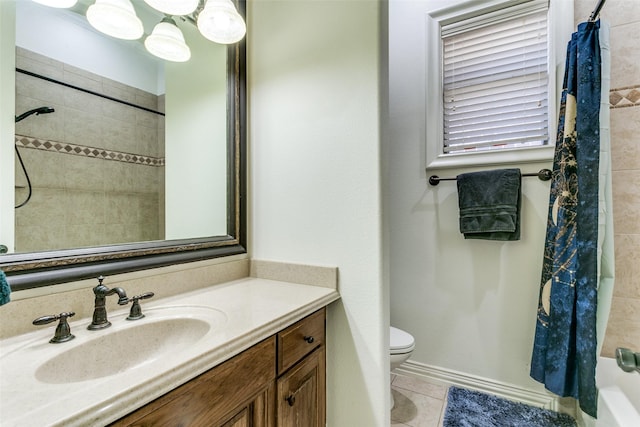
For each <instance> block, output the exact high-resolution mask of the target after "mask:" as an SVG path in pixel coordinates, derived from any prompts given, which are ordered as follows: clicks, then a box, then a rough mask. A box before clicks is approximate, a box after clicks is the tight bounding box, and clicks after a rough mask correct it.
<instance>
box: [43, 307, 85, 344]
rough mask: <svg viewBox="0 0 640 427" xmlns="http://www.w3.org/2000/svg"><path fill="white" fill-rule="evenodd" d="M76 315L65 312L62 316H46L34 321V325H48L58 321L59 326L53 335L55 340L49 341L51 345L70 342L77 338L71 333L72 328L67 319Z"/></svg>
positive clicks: (71, 312)
mask: <svg viewBox="0 0 640 427" xmlns="http://www.w3.org/2000/svg"><path fill="white" fill-rule="evenodd" d="M75 315H76V313H74V312H73V311H69V312H63V313H60V314H49V315H46V316H42V317H38V318H37V319H35V320H34V321H33V324H34V325H46V324H48V323H51V322H55V321H56V320H58V319H59V320H60V323H58V326H57V327H56V332H55V334H54V335H53V338H51V339H50V340H49V342H50V343H54V344H58V343H61V342H66V341H70V340H72V339H74V338H75V335H73V334H72V333H71V327H70V326H69V323H68V322H67V317H73V316H75Z"/></svg>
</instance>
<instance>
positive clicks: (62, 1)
mask: <svg viewBox="0 0 640 427" xmlns="http://www.w3.org/2000/svg"><path fill="white" fill-rule="evenodd" d="M33 1H34V2H36V3H40V4H43V5H45V6H49V7H57V8H60V9H67V8H70V7H73V6H75V5H76V3H77V2H78V0H33Z"/></svg>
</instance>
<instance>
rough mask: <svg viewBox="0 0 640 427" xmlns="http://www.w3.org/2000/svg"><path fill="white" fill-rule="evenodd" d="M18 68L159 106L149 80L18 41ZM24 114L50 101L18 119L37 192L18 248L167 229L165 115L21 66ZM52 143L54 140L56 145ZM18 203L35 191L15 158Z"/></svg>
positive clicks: (19, 226)
mask: <svg viewBox="0 0 640 427" xmlns="http://www.w3.org/2000/svg"><path fill="white" fill-rule="evenodd" d="M16 67H18V68H21V69H25V70H27V71H30V72H33V73H37V74H39V75H43V76H46V77H50V78H53V79H56V80H59V81H63V82H65V83H69V84H72V85H75V86H78V87H80V88H83V89H87V90H91V91H94V92H97V93H101V94H105V95H108V96H111V97H113V98H116V99H120V100H123V101H127V102H130V103H132V104H135V105H141V106H144V107H146V108H149V109H153V110H158V108H159V106H158V97H157V96H155V95H153V94H149V93H147V92H144V91H142V90H140V89H136V88H132V87H129V86H125V85H123V84H120V83H117V82H114V81H112V80H109V79H106V78H103V77H100V76H98V75H95V74H92V73H88V72H86V71H83V70H80V69H77V68H75V67H71V66H69V65H67V64H63V63H62V62H59V61H55V60H52V59H49V58H47V57H45V56H42V55H39V54H36V53H33V52H30V51H27V50H25V49H21V48H18V49H17V52H16ZM15 103H16V114H21V113H22V112H24V111H28V110H30V109H32V108H37V107H40V106H51V107H53V108H54V109H55V110H56V111H55V112H54V113H52V114H46V115H41V116H38V117H36V116H31V117H29V118H27V119H25V120H23V121H21V122H19V123H17V124H16V134H17V135H20V136H24V137H26V138H18V142H17V145H18V147H19V150H20V153H21V155H22V158H23V160H24V162H25V165H26V168H27V171H28V173H29V176H30V179H31V182H32V186H33V194H32V197H31V200H30V201H29V202H28V203H27V204H26V205H25V206H23V207H21V208H19V209H17V210H16V214H15V215H16V217H15V221H16V237H15V239H16V240H15V250H16V252H31V251H41V250H50V249H61V248H63V249H64V248H75V247H82V246H95V245H105V244H115V243H125V242H137V241H146V240H157V239H161V238H162V229H163V227H162V226H163V224H162V218H159V215H158V212H159V211H160V210H161V209H160V208H161V204H162V199H161V197H162V191H161V190H162V189H161V188H160V185H161V182H160V176H161V175H162V173H163V169H164V167H163V166H162V164H163V162H162V161H161V160H160V159H159V156H161V155H162V154H163V153H162V149H161V147H159V144H158V142H159V140H160V141H162V138H159V136H158V135H159V133H161V132H162V131H163V128H164V126H163V124H164V118H163V117H162V116H160V115H158V114H155V113H152V112H148V111H144V110H140V109H136V108H134V107H130V106H128V105H124V104H121V103H117V102H114V101H111V100H108V99H104V98H101V97H99V96H95V95H91V94H88V93H85V92H82V91H78V90H76V89H72V88H68V87H65V86H61V85H58V84H55V83H51V82H48V81H45V80H41V79H38V78H35V77H32V76H28V75H25V74H22V73H16V101H15ZM47 147H48V149H47ZM15 174H16V186H17V187H19V188H16V203H21V202H22V201H24V200H25V199H26V197H27V192H28V190H27V188H26V187H27V186H26V180H25V175H24V173H23V171H22V169H21V168H20V166H19V165H16V169H15Z"/></svg>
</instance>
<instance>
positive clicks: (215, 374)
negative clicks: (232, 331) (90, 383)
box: [112, 337, 276, 427]
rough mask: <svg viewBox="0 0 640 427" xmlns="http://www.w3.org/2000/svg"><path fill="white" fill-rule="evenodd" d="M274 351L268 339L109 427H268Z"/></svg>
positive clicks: (271, 411)
mask: <svg viewBox="0 0 640 427" xmlns="http://www.w3.org/2000/svg"><path fill="white" fill-rule="evenodd" d="M275 351H276V346H275V339H274V337H271V338H268V339H266V340H264V341H262V342H261V343H259V344H256V345H255V346H253V347H251V348H250V349H248V350H246V351H244V352H242V353H240V354H239V355H237V356H235V357H233V358H231V359H229V360H228V361H226V362H224V363H222V364H221V365H219V366H216V367H215V368H213V369H211V370H209V371H207V372H205V373H204V374H202V375H200V376H198V377H196V378H194V379H193V380H191V381H189V382H188V383H186V384H183V385H182V386H180V387H178V388H176V389H174V390H172V391H170V392H169V393H167V394H165V395H164V396H161V397H159V398H158V399H156V400H154V401H153V402H151V403H149V404H148V405H146V406H143V407H142V408H140V409H138V410H136V411H134V412H132V413H130V414H129V415H127V416H126V417H124V418H121V419H120V420H118V421H116V422H115V423H113V424H112V426H114V427H115V426H118V427H120V426H136V427H146V426H148V427H151V426H153V427H162V426H167V427H169V426H171V427H175V426H185V427H186V426H189V427H199V426H221V427H222V426H224V427H232V426H233V427H245V426H246V427H250V426H255V427H272V426H273V420H274V409H273V398H274V397H273V396H274V381H275Z"/></svg>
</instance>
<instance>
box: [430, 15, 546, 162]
mask: <svg viewBox="0 0 640 427" xmlns="http://www.w3.org/2000/svg"><path fill="white" fill-rule="evenodd" d="M469 27H470V26H466V28H463V29H458V30H455V31H452V30H450V31H447V29H446V28H443V30H442V34H443V35H442V42H443V44H442V45H443V83H444V86H443V97H444V99H443V101H444V104H443V105H444V153H459V152H467V151H481V150H491V149H505V148H515V147H527V146H538V145H545V144H547V143H548V139H549V132H548V124H547V123H548V102H549V99H548V93H549V88H548V85H549V81H548V80H549V79H548V75H547V73H548V71H547V70H548V66H547V57H548V45H547V9H546V8H545V9H544V10H537V11H534V12H528V13H526V14H523V15H519V16H515V17H514V16H511V17H509V18H508V19H504V20H501V21H497V22H489V23H482V24H479V25H474V26H471V28H469ZM447 33H448V34H447Z"/></svg>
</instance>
